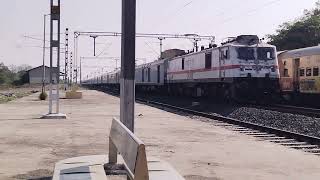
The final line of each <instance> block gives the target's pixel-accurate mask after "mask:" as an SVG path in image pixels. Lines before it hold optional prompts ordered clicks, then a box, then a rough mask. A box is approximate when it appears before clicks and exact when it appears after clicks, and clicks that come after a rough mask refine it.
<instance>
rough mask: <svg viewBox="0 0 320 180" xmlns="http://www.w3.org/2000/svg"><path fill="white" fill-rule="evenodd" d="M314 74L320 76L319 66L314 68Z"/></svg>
mask: <svg viewBox="0 0 320 180" xmlns="http://www.w3.org/2000/svg"><path fill="white" fill-rule="evenodd" d="M313 76H319V67H314V68H313Z"/></svg>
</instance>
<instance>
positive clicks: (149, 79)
mask: <svg viewBox="0 0 320 180" xmlns="http://www.w3.org/2000/svg"><path fill="white" fill-rule="evenodd" d="M150 81H151V78H150V68H148V82H150Z"/></svg>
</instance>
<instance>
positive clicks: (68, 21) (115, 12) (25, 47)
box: [0, 0, 317, 72]
mask: <svg viewBox="0 0 320 180" xmlns="http://www.w3.org/2000/svg"><path fill="white" fill-rule="evenodd" d="M316 1H317V0H224V1H217V0H193V1H192V0H137V32H141V33H177V34H185V33H197V34H201V35H214V36H216V40H217V42H220V41H221V39H223V38H225V37H228V36H237V35H240V34H257V35H259V36H260V37H263V36H265V35H266V34H270V33H274V32H275V30H276V29H277V28H278V26H279V25H280V24H282V23H283V22H285V21H292V20H294V19H296V18H298V17H300V16H301V15H302V14H303V10H304V9H310V8H313V7H314V6H315V2H316ZM49 2H50V1H49V0H1V6H0V22H1V26H0V27H1V28H0V49H1V50H0V62H4V63H5V64H7V65H9V64H15V65H18V64H29V65H32V66H37V65H40V64H41V62H42V49H41V48H39V47H34V46H42V42H41V41H38V40H31V39H28V38H24V37H23V36H24V35H29V36H34V37H36V38H40V39H41V38H42V31H43V28H42V27H43V14H48V13H49ZM61 16H62V21H61V23H62V27H61V30H62V32H64V29H65V28H66V27H68V28H69V30H70V31H71V33H70V35H71V37H70V38H69V39H70V40H71V41H72V40H73V34H72V33H73V31H74V30H78V31H120V29H121V27H120V25H121V21H120V20H121V0H61ZM48 22H49V21H48ZM61 41H62V42H63V41H64V36H61ZM97 42H98V43H99V44H98V45H97V52H98V53H99V52H101V51H102V50H103V49H106V51H105V52H104V53H103V54H102V55H101V56H120V38H116V37H115V38H114V37H111V38H110V37H109V38H98V39H97ZM79 43H80V47H79V48H80V54H79V56H92V55H93V52H92V49H93V47H92V43H93V42H92V40H91V39H89V38H85V37H83V38H81V39H80V40H79ZM203 43H205V44H207V42H203ZM70 45H71V47H73V46H72V42H71V43H70ZM106 47H107V48H106ZM175 47H177V48H182V49H188V48H191V47H192V43H191V42H190V41H188V40H165V41H164V49H169V48H175ZM71 50H72V48H71ZM158 51H159V45H158V41H157V40H154V39H137V57H139V58H147V61H152V60H153V59H155V58H156V57H157V56H158ZM47 57H48V54H47ZM62 57H64V56H62ZM46 61H47V62H48V61H49V60H48V59H47V60H46ZM62 62H63V60H62ZM84 63H85V66H87V68H85V67H84V69H85V70H84V71H86V72H89V71H94V70H95V71H96V70H97V69H96V68H90V67H93V66H100V65H101V66H108V67H109V68H106V69H110V68H112V67H114V66H115V63H114V62H113V61H111V60H99V61H98V60H87V61H86V62H84ZM89 66H90V67H89Z"/></svg>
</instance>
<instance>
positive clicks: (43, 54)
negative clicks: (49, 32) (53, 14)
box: [41, 14, 50, 93]
mask: <svg viewBox="0 0 320 180" xmlns="http://www.w3.org/2000/svg"><path fill="white" fill-rule="evenodd" d="M47 15H50V14H45V15H43V50H42V88H41V92H42V93H44V91H45V87H46V86H45V83H46V67H45V56H46V17H47Z"/></svg>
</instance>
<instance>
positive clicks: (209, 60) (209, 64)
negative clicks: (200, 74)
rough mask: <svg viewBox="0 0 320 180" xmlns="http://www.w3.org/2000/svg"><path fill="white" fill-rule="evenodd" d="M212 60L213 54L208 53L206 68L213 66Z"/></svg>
mask: <svg viewBox="0 0 320 180" xmlns="http://www.w3.org/2000/svg"><path fill="white" fill-rule="evenodd" d="M211 60H212V54H211V53H208V54H206V56H205V68H206V69H210V68H211V62H212V61H211Z"/></svg>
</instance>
